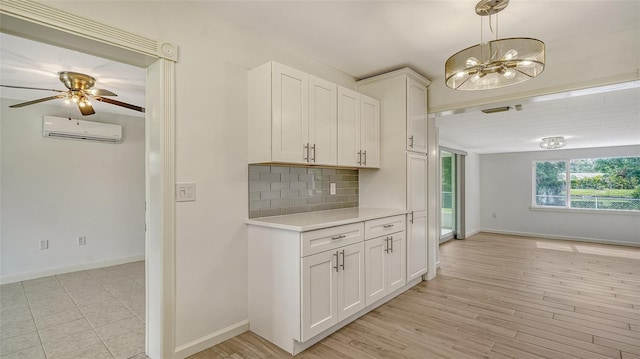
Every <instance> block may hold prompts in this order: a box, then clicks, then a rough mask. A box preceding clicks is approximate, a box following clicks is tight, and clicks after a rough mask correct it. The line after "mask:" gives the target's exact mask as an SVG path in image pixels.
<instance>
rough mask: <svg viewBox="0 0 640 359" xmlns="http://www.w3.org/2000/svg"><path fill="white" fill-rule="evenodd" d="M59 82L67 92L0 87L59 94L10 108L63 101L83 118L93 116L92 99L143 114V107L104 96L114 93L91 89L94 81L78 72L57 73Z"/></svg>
mask: <svg viewBox="0 0 640 359" xmlns="http://www.w3.org/2000/svg"><path fill="white" fill-rule="evenodd" d="M58 75H60V81H61V82H62V83H63V84H64V85H65V86H66V87H67V89H68V90H67V91H63V90H53V89H43V88H37V87H24V86H10V85H0V86H1V87H8V88H15V89H26V90H43V91H54V92H60V94H58V95H55V96H50V97H44V98H41V99H37V100H33V101H28V102H23V103H18V104H15V105H11V106H9V107H11V108H17V107H24V106H29V105H33V104H36V103H40V102H44V101H49V100H55V99H65V102H66V103H72V102H73V103H76V104H77V105H78V109H79V110H80V112H81V113H82V115H83V116H88V115H93V114H94V113H96V111H95V110H94V109H93V106H91V101H90V99H94V100H96V101H100V102H104V103H108V104H112V105H116V106H121V107H125V108H128V109H130V110H134V111H139V112H145V110H144V107H140V106H136V105H131V104H128V103H125V102H121V101H117V100H114V99H111V98H108V97H104V96H118V95H116V94H115V93H113V92H111V91H109V90H105V89H98V88H93V85H95V83H96V79H95V78H93V77H91V76H89V75H85V74H81V73H78V72H70V71H62V72H59V73H58Z"/></svg>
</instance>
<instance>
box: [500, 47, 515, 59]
mask: <svg viewBox="0 0 640 359" xmlns="http://www.w3.org/2000/svg"><path fill="white" fill-rule="evenodd" d="M517 57H518V51H516V50H514V49H511V50H509V51H507V52H506V53H505V54H504V55H503V56H502V60H503V61H509V60H513V59H515V58H517Z"/></svg>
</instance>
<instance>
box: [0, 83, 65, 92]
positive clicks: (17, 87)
mask: <svg viewBox="0 0 640 359" xmlns="http://www.w3.org/2000/svg"><path fill="white" fill-rule="evenodd" d="M0 87H7V88H12V89H23V90H42V91H54V92H67V91H62V90H54V89H43V88H39V87H25V86H12V85H0Z"/></svg>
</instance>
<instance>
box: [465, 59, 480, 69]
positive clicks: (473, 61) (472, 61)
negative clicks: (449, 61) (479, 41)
mask: <svg viewBox="0 0 640 359" xmlns="http://www.w3.org/2000/svg"><path fill="white" fill-rule="evenodd" d="M479 64H480V61H478V59H476V58H475V57H470V58H468V59H467V61H466V63H465V65H467V67H475V66H478V65H479Z"/></svg>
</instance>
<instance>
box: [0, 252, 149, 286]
mask: <svg viewBox="0 0 640 359" xmlns="http://www.w3.org/2000/svg"><path fill="white" fill-rule="evenodd" d="M141 260H144V255H141V256H133V257H125V258H118V259H108V260H104V261H96V262H87V263H80V264H73V265H70V266H63V267H56V268H48V269H43V270H38V271H33V272H25V273H17V274H9V275H3V276H0V284H9V283H15V282H21V281H23V280H30V279H37V278H42V277H48V276H52V275H57V274H64V273H70V272H78V271H82V270H88V269H96V268H102V267H110V266H117V265H119V264H125V263H130V262H137V261H141Z"/></svg>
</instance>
